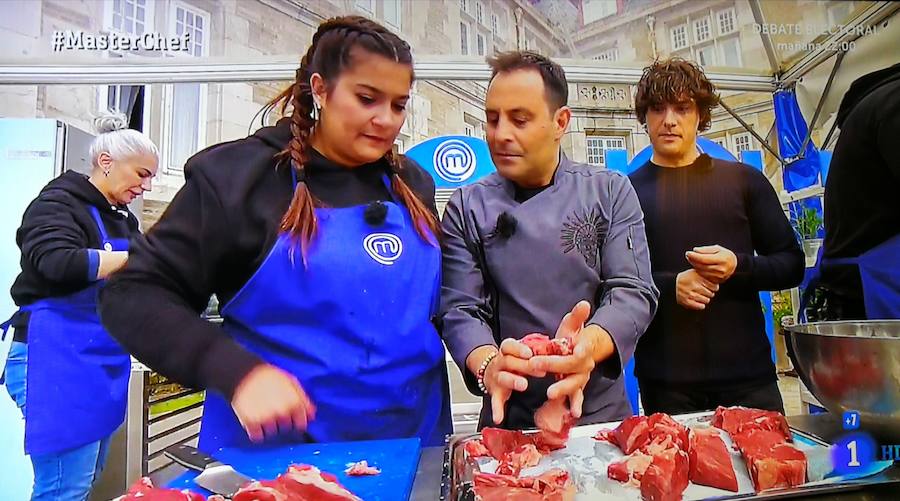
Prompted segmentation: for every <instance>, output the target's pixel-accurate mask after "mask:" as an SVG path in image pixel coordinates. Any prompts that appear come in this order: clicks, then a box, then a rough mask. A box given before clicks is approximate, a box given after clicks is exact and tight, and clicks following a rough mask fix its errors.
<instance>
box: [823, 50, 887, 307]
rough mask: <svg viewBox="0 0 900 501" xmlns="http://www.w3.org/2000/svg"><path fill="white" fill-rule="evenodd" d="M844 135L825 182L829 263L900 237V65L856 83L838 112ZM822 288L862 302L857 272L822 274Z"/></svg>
mask: <svg viewBox="0 0 900 501" xmlns="http://www.w3.org/2000/svg"><path fill="white" fill-rule="evenodd" d="M837 121H838V125H839V126H840V128H841V135H840V137H839V138H838V142H837V145H836V146H835V148H834V155H833V157H832V159H831V166H830V168H829V172H828V179H827V180H826V183H825V242H824V247H825V249H824V251H823V255H824V256H825V257H827V258H843V257H856V256H859V255H860V254H862V253H864V252H866V251H867V250H869V249H872V248H873V247H876V246H877V245H878V244H880V243H882V242H884V241H885V240H887V239H889V238H891V237H892V236H894V235H896V234H898V233H900V64H895V65H893V66H891V67H889V68H884V69H882V70H879V71H876V72H873V73H869V74H867V75H864V76H862V77H860V78H858V79H857V80H856V81H854V82H853V84H852V85H851V86H850V89H849V90H848V91H847V93H846V94H845V95H844V98H843V100H842V101H841V106H840V108H839V110H838V117H837ZM822 275H823V276H822V280H823V285H824V286H825V287H827V288H828V289H829V290H831V291H832V292H833V293H835V294H837V295H838V296H840V298H841V299H842V300H843V301H844V302H855V303H858V304H861V303H862V296H861V293H860V291H861V289H860V283H859V274H858V273H857V271H856V269H855V267H850V268H848V267H841V266H838V267H830V268H823V270H822Z"/></svg>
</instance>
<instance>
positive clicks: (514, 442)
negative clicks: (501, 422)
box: [481, 428, 534, 461]
mask: <svg viewBox="0 0 900 501" xmlns="http://www.w3.org/2000/svg"><path fill="white" fill-rule="evenodd" d="M481 442H482V443H483V444H484V447H485V448H486V449H487V451H488V453H489V454H490V455H491V457H493V458H494V459H496V460H498V461H499V460H501V459H503V456H504V455H506V453H508V452H511V451H513V450H514V449H516V448H517V447H519V446H522V445H525V444H532V443H534V440H533V439H532V438H531V437H529V436H527V435H525V434H524V433H522V432H521V431H518V430H516V431H512V430H504V429H501V428H485V429H483V430H481Z"/></svg>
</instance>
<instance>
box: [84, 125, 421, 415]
mask: <svg viewBox="0 0 900 501" xmlns="http://www.w3.org/2000/svg"><path fill="white" fill-rule="evenodd" d="M288 125H289V124H288V122H287V121H286V120H282V121H280V122H279V123H278V124H277V125H276V126H275V127H266V128H263V129H260V130H259V131H257V132H256V133H255V134H254V135H252V136H250V137H247V138H245V139H241V140H238V141H233V142H229V143H223V144H219V145H216V146H212V147H210V148H207V149H206V150H204V151H201V152H200V153H197V154H196V155H194V156H193V157H192V158H191V159H189V160H188V162H187V165H186V166H185V178H186V182H185V185H184V187H183V188H182V189H181V190H180V191H179V192H178V194H177V195H176V196H175V198H174V200H173V201H172V203H171V204H170V205H169V207H168V208H167V210H166V212H165V214H163V216H162V218H161V219H160V221H159V222H158V223H157V224H156V225H155V226H154V227H153V228H152V229H151V230H150V231H149V232H148V234H147V235H146V237H145V238H143V239H141V240H140V241H139V242H137V243H136V245H134V246H133V248H132V250H131V255H130V257H129V260H128V264H127V265H126V267H125V268H124V269H123V270H122V271H121V272H119V273H117V274H116V275H115V276H114V277H113V278H112V279H111V280H110V281H109V283H108V284H107V286H106V287H105V289H104V291H103V293H102V295H101V301H100V314H101V318H102V319H103V323H104V325H105V326H106V328H107V329H108V330H109V332H110V333H111V334H112V335H113V336H114V337H115V338H116V339H118V340H119V342H121V343H122V345H123V346H124V347H125V348H126V349H127V350H128V351H130V352H131V353H132V354H134V355H135V356H136V357H137V358H138V359H139V360H141V361H142V362H144V363H145V364H147V365H148V366H149V367H151V368H153V369H154V370H156V371H158V372H160V373H161V374H164V375H165V376H167V377H170V378H172V379H174V380H176V381H178V382H180V383H182V384H184V385H187V386H190V387H194V388H209V389H212V390H215V391H217V392H219V393H221V394H223V395H225V396H226V398H229V399H230V397H231V395H232V393H233V391H234V388H235V386H236V385H237V383H239V382H240V380H241V379H242V378H243V377H244V376H245V375H246V374H247V373H248V372H249V371H250V370H251V369H252V368H253V367H255V366H256V365H257V364H259V363H261V361H260V360H259V359H258V358H257V357H256V356H255V355H253V354H251V353H249V352H248V351H246V350H244V349H243V348H242V347H240V346H239V345H238V344H237V343H235V342H234V341H233V340H231V339H230V338H229V337H228V336H226V335H225V334H224V332H223V331H222V330H221V329H220V328H219V327H218V326H217V325H214V324H211V323H209V322H206V321H204V320H202V319H200V317H199V313H200V312H201V311H203V310H204V308H205V307H206V305H207V302H208V300H209V297H210V295H211V294H213V293H214V294H216V296H217V297H218V299H219V302H220V304H225V303H227V302H228V301H229V300H230V299H231V298H232V297H233V296H234V295H235V294H236V293H237V292H238V291H239V290H240V288H241V287H242V286H243V285H244V283H246V282H247V281H248V280H249V279H250V277H251V275H252V274H253V273H254V272H255V271H256V269H257V268H258V267H259V266H260V265H261V264H262V261H263V259H264V258H265V257H266V256H267V255H268V253H269V251H270V250H271V248H272V246H273V245H274V243H275V241H276V240H277V237H278V231H279V230H278V227H279V223H280V221H281V218H282V215H283V214H284V212H285V211H286V210H287V208H288V206H289V205H290V201H291V197H292V194H293V184H292V181H291V174H290V170H289V169H288V168H287V164H282V165H278V166H276V161H275V160H274V158H273V157H274V156H275V155H276V154H277V153H278V152H279V151H281V150H282V149H284V148H285V146H286V145H287V143H288V141H289V139H290V129H289V126H288ZM403 165H404V167H403V170H402V174H401V176H402V178H403V179H404V181H406V183H407V184H408V185H409V186H410V188H412V189H413V191H414V192H416V193H417V195H418V196H419V197H420V199H421V200H423V201H425V203H426V205H428V206H429V207H431V208H432V210H433V209H434V181H433V180H432V179H431V177H430V176H429V175H428V173H426V172H425V171H424V170H422V168H421V167H419V166H418V165H417V164H415V163H414V162H412V161H411V160H408V159H406V160H404V162H403ZM387 171H388V167H387V165H386V163H384V162H383V161H380V162H376V163H373V164H367V165H363V166H360V167H357V168H353V169H346V168H342V167H340V166H338V165H336V164H333V163H331V162H330V161H328V160H326V159H325V158H324V157H322V156H321V155H319V154H318V153H316V152H315V151H313V153H312V155H311V159H310V162H309V163H308V164H307V166H306V168H305V172H306V179H307V184H308V187H309V189H310V191H311V192H312V194H313V195H314V196H315V197H316V198H317V199H318V200H320V201H321V202H322V204H323V205H326V206H331V207H347V206H354V205H362V204H366V203H370V202H372V201H376V200H381V201H387V200H390V199H391V198H390V192H389V191H388V189H387V188H386V187H385V186H384V184H383V183H382V175H383V174H384V173H386V172H387Z"/></svg>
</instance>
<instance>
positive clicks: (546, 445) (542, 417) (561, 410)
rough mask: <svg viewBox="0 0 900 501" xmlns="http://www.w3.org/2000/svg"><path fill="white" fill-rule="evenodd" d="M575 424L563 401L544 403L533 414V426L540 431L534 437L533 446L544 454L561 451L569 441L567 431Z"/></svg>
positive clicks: (575, 420)
mask: <svg viewBox="0 0 900 501" xmlns="http://www.w3.org/2000/svg"><path fill="white" fill-rule="evenodd" d="M577 422H578V420H577V419H575V416H573V415H572V413H571V412H570V411H569V409H568V408H567V407H566V404H565V399H554V400H548V401H546V402H544V405H542V406H541V407H540V408H539V409H538V410H537V412H535V413H534V424H535V425H536V426H537V427H538V429H539V430H540V431H539V432H538V433H537V434H536V435H534V444H535V445H536V446H537V448H538V449H540V451H541V452H543V453H544V454H547V453H549V452H551V451H555V450H557V449H562V448H563V447H565V446H566V442H568V441H569V430H571V429H572V427H573V426H575V423H577Z"/></svg>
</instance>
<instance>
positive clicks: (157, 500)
mask: <svg viewBox="0 0 900 501" xmlns="http://www.w3.org/2000/svg"><path fill="white" fill-rule="evenodd" d="M120 501H206V498H205V497H204V496H203V495H202V494H197V493H196V492H190V491H188V490H187V489H185V490H176V489H166V488H162V487H154V486H153V482H151V481H150V479H149V478H147V477H143V478H140V479H138V480H136V481H135V482H134V483H133V484H132V485H131V487H130V488H129V489H128V492H127V493H126V494H125V496H123V497H122V498H121V500H120Z"/></svg>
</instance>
